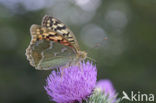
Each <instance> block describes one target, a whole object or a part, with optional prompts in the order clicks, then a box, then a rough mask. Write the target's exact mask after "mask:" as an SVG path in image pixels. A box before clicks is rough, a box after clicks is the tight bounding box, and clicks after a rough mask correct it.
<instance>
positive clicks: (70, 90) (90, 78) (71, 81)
mask: <svg viewBox="0 0 156 103" xmlns="http://www.w3.org/2000/svg"><path fill="white" fill-rule="evenodd" d="M96 78H97V70H96V66H95V65H93V64H92V63H90V62H87V63H85V62H83V63H80V65H79V66H70V67H68V68H65V69H64V70H63V75H62V76H61V75H60V72H56V71H52V73H51V74H50V75H49V77H48V78H47V85H46V86H45V90H46V91H47V94H48V95H49V96H50V98H51V100H53V101H55V102H57V103H75V102H82V100H83V99H86V97H87V96H89V95H90V94H91V92H92V91H93V89H94V87H95V85H96Z"/></svg>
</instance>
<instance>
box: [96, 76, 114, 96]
mask: <svg viewBox="0 0 156 103" xmlns="http://www.w3.org/2000/svg"><path fill="white" fill-rule="evenodd" d="M96 89H100V90H101V91H104V93H105V95H109V98H114V97H115V96H116V91H115V89H114V87H113V84H112V82H111V81H110V80H108V79H105V80H100V81H98V82H97V84H96Z"/></svg>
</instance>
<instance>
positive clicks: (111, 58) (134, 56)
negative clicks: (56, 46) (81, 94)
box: [0, 0, 156, 103]
mask: <svg viewBox="0 0 156 103" xmlns="http://www.w3.org/2000/svg"><path fill="white" fill-rule="evenodd" d="M155 5H156V1H155V0H0V103H48V102H49V98H48V96H47V94H46V92H45V90H44V88H43V86H44V85H45V78H46V77H47V76H48V74H49V73H50V71H37V70H35V69H34V68H33V67H31V66H30V65H29V62H28V61H27V60H26V56H25V49H26V48H27V46H28V45H29V42H30V32H29V28H30V26H31V25H32V24H40V23H41V19H42V17H43V16H44V15H45V14H48V15H51V16H54V17H56V18H58V19H60V20H61V21H63V22H64V23H65V24H67V25H68V26H69V27H70V28H71V30H72V31H73V32H74V34H75V35H76V37H77V39H78V41H79V44H80V47H81V48H82V50H86V51H87V52H88V55H89V57H91V58H93V59H95V60H96V65H97V68H98V79H102V78H109V79H111V80H112V82H113V83H114V86H115V88H116V89H117V92H118V93H119V96H120V95H121V93H122V91H123V90H124V91H127V92H130V91H132V90H133V91H140V92H141V93H147V94H148V93H153V94H156V91H155V87H156V82H155V78H156V75H155V73H156V69H155V68H156V63H155V58H156V46H155V44H156V40H155V39H156V22H155V21H156V20H155V19H156V6H155ZM105 37H107V38H108V40H104V38H105ZM49 103H50V102H49Z"/></svg>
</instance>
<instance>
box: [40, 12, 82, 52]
mask: <svg viewBox="0 0 156 103" xmlns="http://www.w3.org/2000/svg"><path fill="white" fill-rule="evenodd" d="M42 26H43V27H46V28H48V29H51V30H53V31H55V32H57V33H59V34H61V35H63V37H65V38H66V39H67V40H68V41H69V42H70V43H71V44H72V45H73V46H74V47H75V49H76V50H79V45H78V42H77V40H76V38H75V36H74V34H73V32H72V31H71V30H70V29H69V28H68V27H67V26H66V25H65V24H63V23H62V22H61V21H60V20H58V19H56V18H54V17H51V16H47V15H46V16H44V17H43V19H42Z"/></svg>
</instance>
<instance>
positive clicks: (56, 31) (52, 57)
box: [26, 15, 87, 70]
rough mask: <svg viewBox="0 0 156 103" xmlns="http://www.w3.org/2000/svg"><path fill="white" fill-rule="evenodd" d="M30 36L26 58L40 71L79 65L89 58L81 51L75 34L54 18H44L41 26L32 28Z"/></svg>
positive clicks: (34, 25)
mask: <svg viewBox="0 0 156 103" xmlns="http://www.w3.org/2000/svg"><path fill="white" fill-rule="evenodd" d="M30 34H31V41H30V44H29V46H28V48H27V49H26V56H27V59H28V61H29V62H30V64H31V65H32V66H33V67H35V68H36V69H38V70H50V69H54V68H59V67H62V66H69V65H73V64H77V63H79V62H80V61H82V60H84V59H85V58H86V57H87V53H86V52H85V51H81V50H80V47H79V44H78V42H77V40H76V37H75V36H74V34H73V32H72V31H71V30H70V29H69V28H68V27H67V26H66V25H65V24H63V23H62V22H61V21H60V20H58V19H56V18H54V17H51V16H48V15H46V16H44V17H43V19H42V22H41V25H36V24H33V25H32V26H31V27H30Z"/></svg>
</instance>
